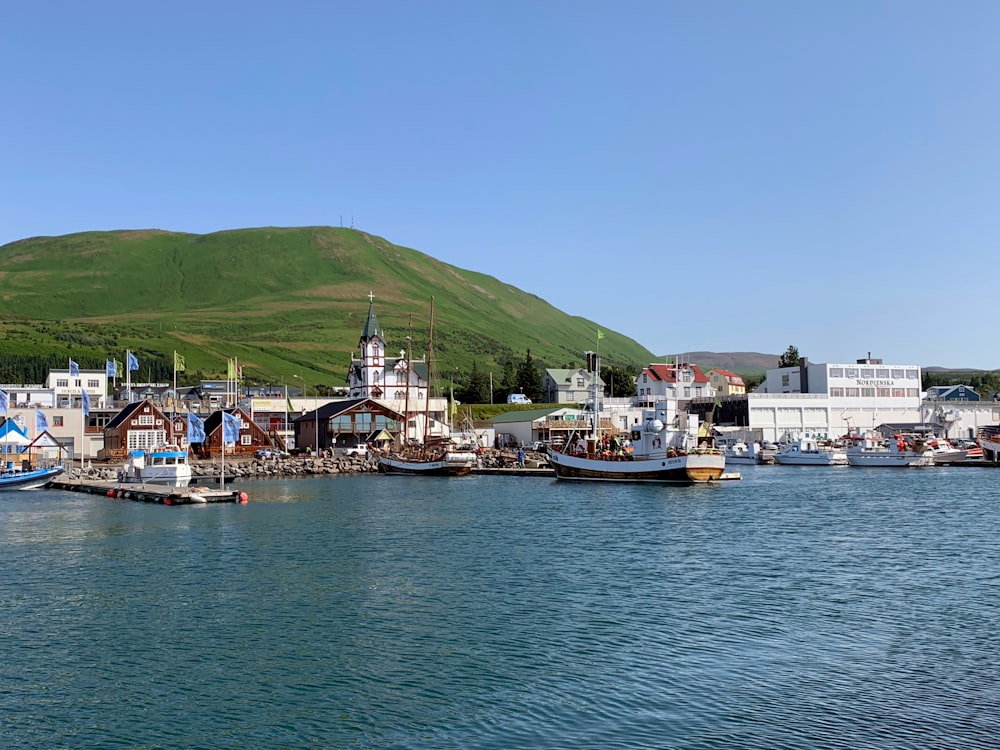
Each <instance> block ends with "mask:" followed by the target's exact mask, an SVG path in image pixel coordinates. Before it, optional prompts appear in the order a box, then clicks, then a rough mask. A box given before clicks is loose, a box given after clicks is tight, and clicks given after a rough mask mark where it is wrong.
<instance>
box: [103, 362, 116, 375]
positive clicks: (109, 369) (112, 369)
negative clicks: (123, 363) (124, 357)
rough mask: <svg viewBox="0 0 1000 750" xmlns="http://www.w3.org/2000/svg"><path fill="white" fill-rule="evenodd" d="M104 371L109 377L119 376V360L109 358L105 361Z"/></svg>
mask: <svg viewBox="0 0 1000 750" xmlns="http://www.w3.org/2000/svg"><path fill="white" fill-rule="evenodd" d="M104 372H105V374H107V376H108V377H109V378H114V377H117V376H118V361H117V360H111V359H109V360H108V361H107V362H105V363H104Z"/></svg>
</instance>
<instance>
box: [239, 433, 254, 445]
mask: <svg viewBox="0 0 1000 750" xmlns="http://www.w3.org/2000/svg"><path fill="white" fill-rule="evenodd" d="M252 438H253V436H252V435H240V445H250V441H251V439H252Z"/></svg>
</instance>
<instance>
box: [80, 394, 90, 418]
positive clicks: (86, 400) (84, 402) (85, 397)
mask: <svg viewBox="0 0 1000 750" xmlns="http://www.w3.org/2000/svg"><path fill="white" fill-rule="evenodd" d="M80 406H81V407H82V408H83V416H85V417H89V416H90V395H89V394H88V393H87V392H86V391H80Z"/></svg>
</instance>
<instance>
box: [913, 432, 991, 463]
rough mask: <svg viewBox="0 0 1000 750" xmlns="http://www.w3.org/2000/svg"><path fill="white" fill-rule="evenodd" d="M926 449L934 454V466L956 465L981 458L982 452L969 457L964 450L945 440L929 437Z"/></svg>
mask: <svg viewBox="0 0 1000 750" xmlns="http://www.w3.org/2000/svg"><path fill="white" fill-rule="evenodd" d="M926 444H927V447H928V448H930V450H931V452H932V453H933V454H934V464H935V465H938V464H956V463H964V462H965V461H967V460H969V459H970V458H982V451H980V452H979V455H978V456H975V455H973V456H970V455H969V452H968V451H967V450H966V449H964V448H958V447H956V446H955V445H953V444H952V442H951V441H950V440H948V439H947V438H939V437H933V436H931V437H929V438H928V439H927V441H926Z"/></svg>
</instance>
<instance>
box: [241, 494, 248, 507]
mask: <svg viewBox="0 0 1000 750" xmlns="http://www.w3.org/2000/svg"><path fill="white" fill-rule="evenodd" d="M249 500H250V496H249V495H248V494H247V493H245V492H241V493H240V505H246V504H247V501H249Z"/></svg>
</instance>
